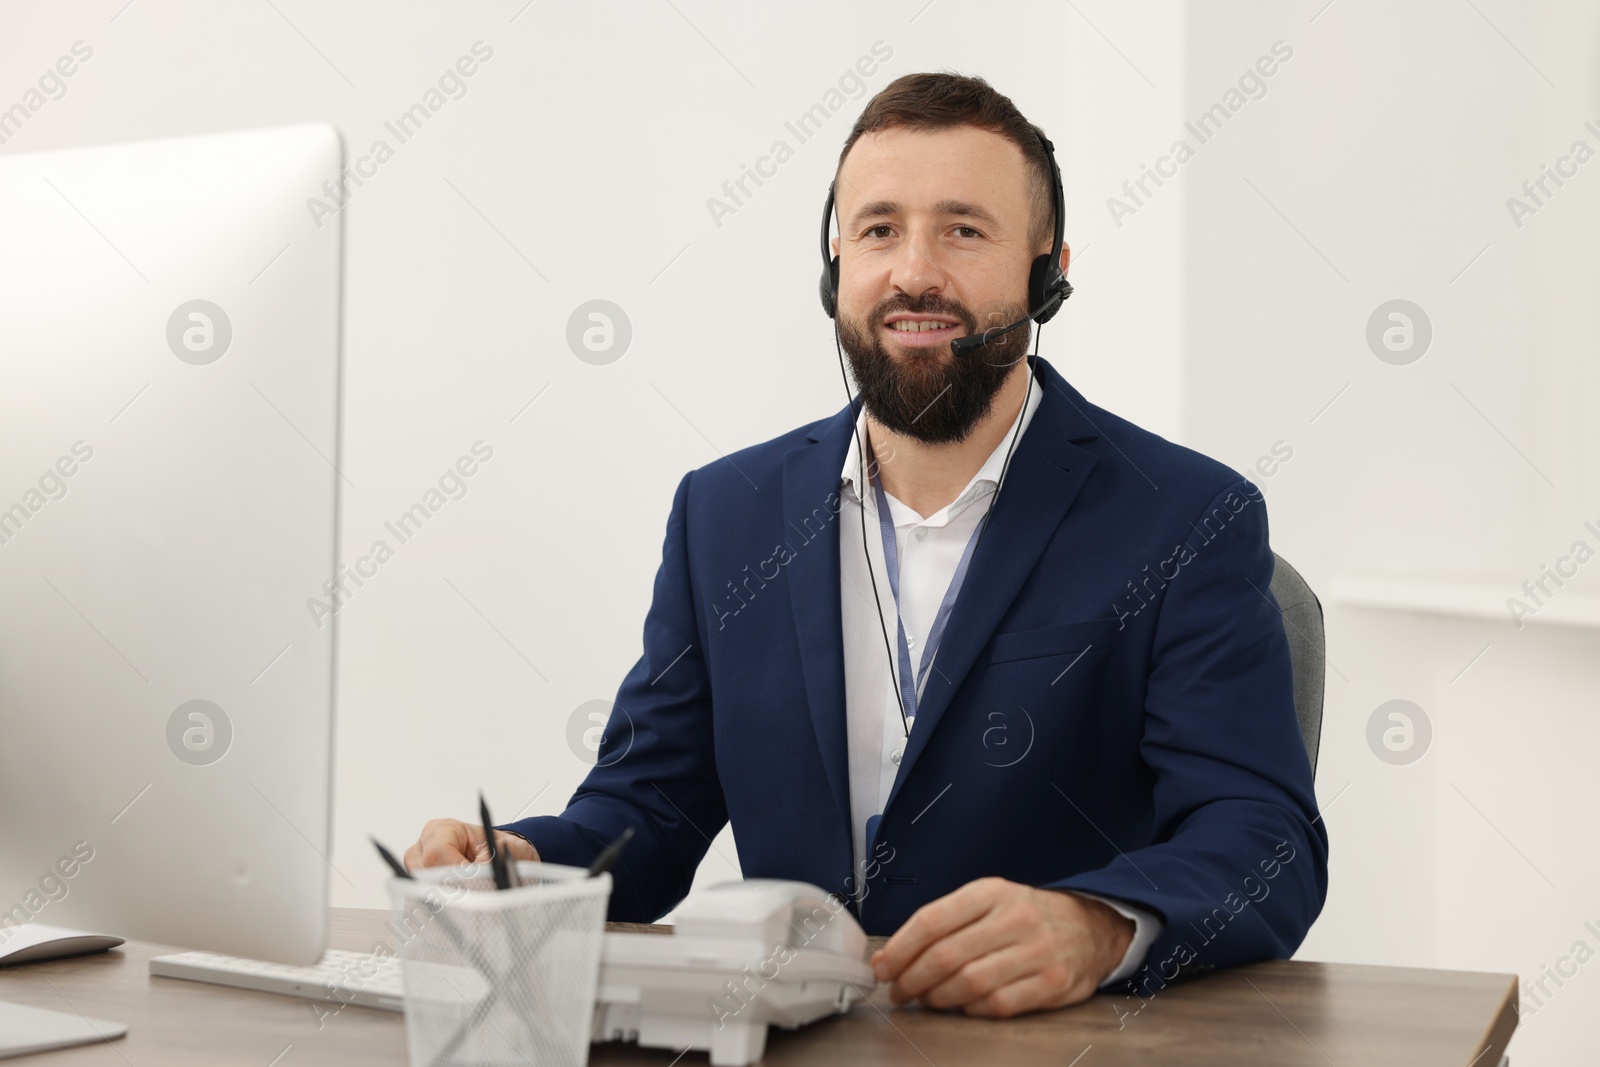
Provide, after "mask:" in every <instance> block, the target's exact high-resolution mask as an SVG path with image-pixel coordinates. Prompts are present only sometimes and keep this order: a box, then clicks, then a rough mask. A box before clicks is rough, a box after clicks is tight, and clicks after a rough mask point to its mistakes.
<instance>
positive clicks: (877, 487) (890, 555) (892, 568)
mask: <svg viewBox="0 0 1600 1067" xmlns="http://www.w3.org/2000/svg"><path fill="white" fill-rule="evenodd" d="M872 489H873V492H874V493H876V494H877V500H878V526H879V529H880V530H881V531H882V532H883V558H884V562H885V563H886V564H888V567H889V589H890V591H891V592H892V593H893V594H894V618H895V628H896V629H897V630H898V631H899V636H900V659H899V663H898V667H899V670H900V699H901V700H902V702H903V703H904V704H905V712H906V730H907V732H908V733H909V732H910V729H911V723H912V721H913V720H915V719H916V717H917V691H918V689H919V688H921V687H925V686H926V685H927V681H928V668H929V666H931V665H932V663H933V657H934V653H935V652H936V651H937V650H938V648H939V642H940V640H941V639H942V638H943V637H944V627H945V624H946V623H947V622H949V621H950V610H951V609H952V608H954V607H955V603H956V594H958V593H960V592H961V583H962V582H964V581H966V578H967V566H968V565H969V564H970V563H971V562H972V549H973V547H974V546H975V545H976V544H977V543H978V534H979V532H980V531H981V530H982V529H983V526H984V523H983V517H982V516H979V519H978V523H977V525H976V526H974V527H973V529H972V536H971V537H970V538H968V539H967V547H966V548H965V549H964V550H962V553H961V562H959V563H957V564H956V572H955V574H953V575H952V576H951V577H950V588H948V589H946V590H945V593H944V599H943V600H942V601H940V603H939V611H938V613H937V614H936V615H934V617H933V627H932V628H931V629H930V630H929V631H928V637H927V640H926V641H924V642H923V645H922V666H921V667H919V668H918V671H917V675H916V677H915V678H913V677H912V674H911V648H910V646H909V645H908V644H907V642H906V627H905V623H904V622H903V621H902V620H901V618H900V550H899V546H897V545H896V544H895V538H894V520H892V519H891V518H890V517H889V500H888V497H887V496H886V495H885V494H884V492H883V486H882V484H880V483H879V481H878V479H877V478H876V477H875V476H874V477H873V478H872ZM990 503H991V504H992V503H993V497H992V496H991V497H990Z"/></svg>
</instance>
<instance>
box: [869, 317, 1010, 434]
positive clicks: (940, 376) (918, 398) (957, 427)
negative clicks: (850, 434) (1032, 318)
mask: <svg viewBox="0 0 1600 1067" xmlns="http://www.w3.org/2000/svg"><path fill="white" fill-rule="evenodd" d="M897 311H905V312H910V313H913V314H924V315H950V316H954V317H956V318H959V319H960V320H961V322H962V324H963V325H965V327H966V330H967V334H968V335H971V334H974V333H977V332H978V329H977V319H976V318H975V317H974V316H973V314H972V312H970V311H968V310H967V309H966V308H965V307H963V306H962V305H960V304H957V303H953V302H951V301H947V300H943V299H941V298H939V297H924V298H922V299H916V300H913V299H912V298H911V297H908V296H906V295H905V294H903V293H902V294H898V295H896V296H893V297H891V298H889V299H888V300H885V301H884V302H883V303H881V304H879V305H878V306H877V307H875V308H873V309H872V311H871V313H870V314H869V315H868V316H867V317H866V319H865V320H856V319H851V318H850V317H849V316H847V315H844V314H843V313H841V314H840V315H839V319H838V322H839V342H840V344H841V345H842V346H843V348H844V351H845V354H846V355H848V356H849V357H850V368H851V370H852V371H853V372H854V374H855V379H856V383H857V385H859V386H860V388H861V401H862V403H863V405H865V407H866V409H867V412H868V413H869V414H871V415H872V417H873V418H875V419H877V420H878V421H879V422H880V423H882V424H883V425H884V426H886V427H888V428H889V429H890V430H892V431H894V432H895V433H898V434H904V435H905V436H907V437H912V438H915V439H916V440H918V441H922V442H924V443H926V444H930V445H942V444H954V443H957V442H960V441H964V440H966V438H967V435H968V434H970V433H971V432H972V428H973V427H974V426H976V425H977V424H978V422H979V421H980V420H981V419H982V418H983V417H984V416H986V415H988V414H989V410H990V408H991V407H993V405H994V398H995V394H997V393H998V392H999V391H1000V386H1001V385H1002V384H1004V383H1005V380H1006V377H1007V376H1008V375H1009V374H1010V372H1011V369H1012V367H1013V366H1015V365H1016V364H1017V363H1018V362H1020V361H1021V360H1022V359H1023V358H1024V357H1025V354H1026V353H1027V351H1028V344H1029V338H1030V335H1031V334H1032V332H1033V325H1032V323H1029V324H1027V325H1024V326H1021V327H1018V328H1017V329H1015V330H1013V331H1011V332H1010V333H1008V334H1006V335H1005V336H1004V337H999V338H996V339H995V340H994V341H993V342H991V343H990V344H988V345H985V346H984V347H982V348H979V349H977V350H976V351H973V352H970V353H968V354H967V355H964V356H956V355H953V354H952V353H951V350H950V345H948V344H943V345H939V346H937V347H932V348H913V349H908V350H906V351H904V352H902V353H898V354H897V355H895V356H891V355H890V354H889V352H888V351H887V350H886V349H885V347H884V342H883V337H882V335H881V334H880V333H879V328H880V327H881V325H882V323H883V321H884V319H885V318H887V317H888V316H889V315H892V314H894V313H895V312H897ZM1027 314H1028V309H1027V308H1026V307H1024V306H1022V305H1020V304H1019V305H1005V306H1003V307H1001V308H1000V309H999V310H998V311H996V312H995V313H994V314H992V315H991V316H990V321H991V323H992V324H994V325H1006V324H1008V323H1012V322H1015V321H1016V320H1018V319H1020V318H1024V317H1025V316H1026V315H1027Z"/></svg>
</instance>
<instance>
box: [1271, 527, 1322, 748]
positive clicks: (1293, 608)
mask: <svg viewBox="0 0 1600 1067" xmlns="http://www.w3.org/2000/svg"><path fill="white" fill-rule="evenodd" d="M1272 558H1273V560H1274V561H1275V565H1274V566H1273V568H1272V595H1273V597H1275V598H1276V599H1277V601H1278V607H1280V608H1281V609H1283V632H1284V633H1285V634H1287V635H1288V637H1289V654H1290V658H1291V659H1292V660H1293V661H1294V713H1295V717H1296V718H1298V719H1299V720H1300V736H1301V738H1302V739H1303V740H1304V741H1305V743H1306V755H1307V756H1309V757H1310V758H1311V773H1312V774H1316V772H1317V748H1318V746H1319V744H1320V743H1321V740H1322V695H1323V689H1324V686H1325V684H1326V681H1327V667H1326V661H1325V659H1324V656H1325V654H1326V646H1327V641H1326V637H1325V636H1324V633H1323V629H1322V602H1321V601H1319V600H1318V599H1317V594H1315V593H1313V592H1312V591H1311V587H1310V586H1309V585H1307V584H1306V580H1305V579H1304V578H1302V577H1300V572H1299V571H1297V570H1295V569H1294V568H1293V567H1291V566H1289V564H1288V561H1286V560H1285V559H1284V558H1283V557H1282V556H1280V555H1278V554H1277V553H1276V552H1274V553H1273V554H1272Z"/></svg>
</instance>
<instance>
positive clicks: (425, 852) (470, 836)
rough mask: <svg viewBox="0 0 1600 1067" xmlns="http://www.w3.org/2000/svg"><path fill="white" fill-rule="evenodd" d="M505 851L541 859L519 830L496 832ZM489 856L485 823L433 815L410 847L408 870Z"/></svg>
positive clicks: (516, 857)
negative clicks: (513, 832) (519, 833)
mask: <svg viewBox="0 0 1600 1067" xmlns="http://www.w3.org/2000/svg"><path fill="white" fill-rule="evenodd" d="M494 841H495V844H496V845H497V846H498V847H499V849H500V851H501V853H502V854H503V855H505V856H508V857H510V858H511V859H514V860H529V861H531V862H533V863H538V862H539V853H538V851H537V850H536V849H535V848H534V847H533V846H532V845H530V844H529V843H528V842H527V841H525V840H523V839H522V838H520V837H518V836H517V835H516V834H508V833H506V832H505V831H504V830H496V831H495V832H494ZM488 858H489V849H488V848H487V846H485V844H484V840H483V827H481V826H475V825H473V824H472V823H465V822H462V821H461V820H460V819H429V820H428V822H427V825H425V826H423V828H422V836H421V837H419V838H417V843H416V844H414V845H412V846H411V847H410V848H408V849H406V854H405V864H406V870H408V871H414V870H416V869H417V868H418V867H450V866H454V865H455V864H458V863H481V862H483V861H484V860H487V859H488Z"/></svg>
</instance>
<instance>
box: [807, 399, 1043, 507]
mask: <svg viewBox="0 0 1600 1067" xmlns="http://www.w3.org/2000/svg"><path fill="white" fill-rule="evenodd" d="M1043 398H1044V389H1043V388H1042V387H1041V386H1040V384H1039V379H1038V375H1037V374H1035V375H1034V378H1033V382H1032V384H1031V386H1030V387H1029V389H1028V402H1027V403H1026V404H1024V405H1023V409H1022V411H1021V412H1019V413H1018V414H1017V417H1016V418H1014V419H1012V420H1011V425H1010V427H1008V428H1007V429H1006V433H1005V436H1004V437H1002V438H1001V439H1000V443H999V444H998V445H996V446H995V448H994V451H993V452H991V453H989V458H988V459H986V460H984V463H983V466H982V467H979V468H978V472H977V473H976V474H974V475H973V476H972V480H971V481H969V482H968V483H967V486H966V488H965V489H963V490H961V492H960V493H959V494H957V495H956V498H955V499H954V500H953V501H951V502H950V503H949V504H948V505H946V506H945V507H943V508H941V509H940V510H939V511H936V512H934V513H933V514H932V515H929V516H927V517H926V518H923V517H922V516H920V515H918V514H917V513H916V512H915V511H913V510H911V508H909V507H907V506H906V505H905V504H903V503H902V502H901V501H899V500H896V499H895V498H894V496H892V495H890V494H888V493H885V494H884V495H885V496H887V497H888V498H889V510H890V513H891V514H893V515H895V516H896V519H897V521H896V522H895V525H896V526H903V525H906V524H907V523H921V524H923V525H927V526H943V525H944V524H945V523H946V522H948V521H949V520H950V519H951V518H953V517H954V516H955V515H956V514H958V513H960V512H961V511H962V510H964V509H965V508H966V507H967V505H968V504H970V503H972V501H974V500H976V499H977V498H978V497H980V496H983V495H984V494H986V493H988V492H991V491H993V489H994V488H995V486H997V485H998V484H999V482H1000V470H1001V467H1002V466H1003V465H1004V464H1005V457H1006V449H1007V448H1008V447H1010V446H1011V439H1012V436H1013V435H1016V437H1017V439H1018V443H1019V445H1020V442H1021V437H1022V435H1023V434H1025V433H1027V432H1028V423H1029V422H1031V421H1033V413H1034V411H1035V410H1037V409H1038V407H1039V402H1040V401H1041V400H1042V399H1043ZM1018 422H1021V424H1022V425H1021V428H1020V429H1019V428H1018V426H1017V424H1018ZM866 435H867V413H866V409H865V407H863V409H862V411H861V414H860V415H859V416H857V418H856V430H855V433H853V434H851V435H850V443H849V446H848V447H847V448H846V449H845V456H844V467H843V469H841V470H840V472H839V490H840V493H841V494H842V495H843V496H844V497H845V498H846V499H848V500H852V501H855V502H856V503H860V502H861V498H860V496H859V494H858V493H857V491H856V479H857V476H858V475H859V473H860V470H859V468H858V466H857V464H858V463H859V458H858V457H859V456H860V448H859V444H858V443H859V442H862V441H864V440H865V438H866ZM869 485H870V483H869ZM866 507H867V509H868V510H869V511H871V512H872V513H874V514H876V513H877V494H876V493H873V492H871V491H868V492H867V504H866Z"/></svg>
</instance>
